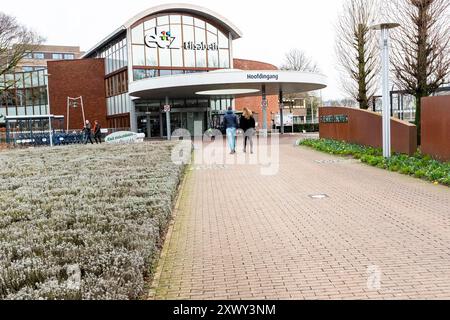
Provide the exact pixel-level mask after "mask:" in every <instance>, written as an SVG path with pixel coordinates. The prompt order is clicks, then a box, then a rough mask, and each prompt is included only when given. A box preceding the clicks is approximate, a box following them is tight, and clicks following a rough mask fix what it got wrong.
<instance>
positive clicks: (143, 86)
mask: <svg viewBox="0 0 450 320" xmlns="http://www.w3.org/2000/svg"><path fill="white" fill-rule="evenodd" d="M326 83H327V82H326V77H325V76H323V75H321V74H314V73H304V72H294V71H279V70H269V71H266V70H260V71H258V70H252V71H247V70H235V69H234V70H233V69H232V70H218V71H212V72H203V73H191V74H182V75H175V76H173V75H172V76H163V77H158V78H150V79H145V80H139V81H135V82H132V83H131V84H130V91H129V92H130V96H132V97H135V98H142V99H164V98H165V97H169V98H171V99H177V98H191V97H199V96H202V95H203V96H204V95H214V96H239V95H245V96H251V95H261V91H262V88H263V86H265V91H266V92H265V93H266V94H267V95H278V94H279V93H280V92H283V94H291V93H302V92H308V91H314V90H320V89H323V88H326V86H327V85H326Z"/></svg>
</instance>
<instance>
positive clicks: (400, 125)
mask: <svg viewBox="0 0 450 320" xmlns="http://www.w3.org/2000/svg"><path fill="white" fill-rule="evenodd" d="M319 114H320V117H321V118H322V116H338V115H344V116H347V117H348V122H346V123H323V122H322V121H320V137H321V138H323V139H333V140H340V141H346V142H349V143H355V144H360V145H365V146H371V147H375V148H381V147H382V146H383V136H382V123H383V121H382V116H381V115H380V114H378V113H374V112H371V111H366V110H361V109H353V108H345V107H324V108H320V111H319ZM391 135H392V150H393V151H394V152H396V153H405V154H409V155H413V154H414V153H415V152H416V151H417V127H416V126H415V125H413V124H410V123H408V122H404V121H401V120H397V119H392V120H391Z"/></svg>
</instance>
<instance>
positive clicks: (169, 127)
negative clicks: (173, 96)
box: [165, 97, 172, 140]
mask: <svg viewBox="0 0 450 320" xmlns="http://www.w3.org/2000/svg"><path fill="white" fill-rule="evenodd" d="M168 105H169V97H166V103H165V106H168ZM166 123H167V140H171V139H172V128H171V124H170V110H168V111H167V112H166Z"/></svg>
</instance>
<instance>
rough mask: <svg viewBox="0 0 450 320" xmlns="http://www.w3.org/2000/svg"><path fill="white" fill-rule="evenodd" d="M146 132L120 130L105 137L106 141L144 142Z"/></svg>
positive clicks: (112, 142) (113, 142)
mask: <svg viewBox="0 0 450 320" xmlns="http://www.w3.org/2000/svg"><path fill="white" fill-rule="evenodd" d="M144 139H145V134H143V133H134V132H128V131H120V132H116V133H113V134H110V135H109V136H107V137H106V138H105V142H106V143H111V144H115V143H141V142H144Z"/></svg>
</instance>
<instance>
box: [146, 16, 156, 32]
mask: <svg viewBox="0 0 450 320" xmlns="http://www.w3.org/2000/svg"><path fill="white" fill-rule="evenodd" d="M154 28H156V19H150V20H147V21H145V22H144V29H145V30H149V29H154Z"/></svg>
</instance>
